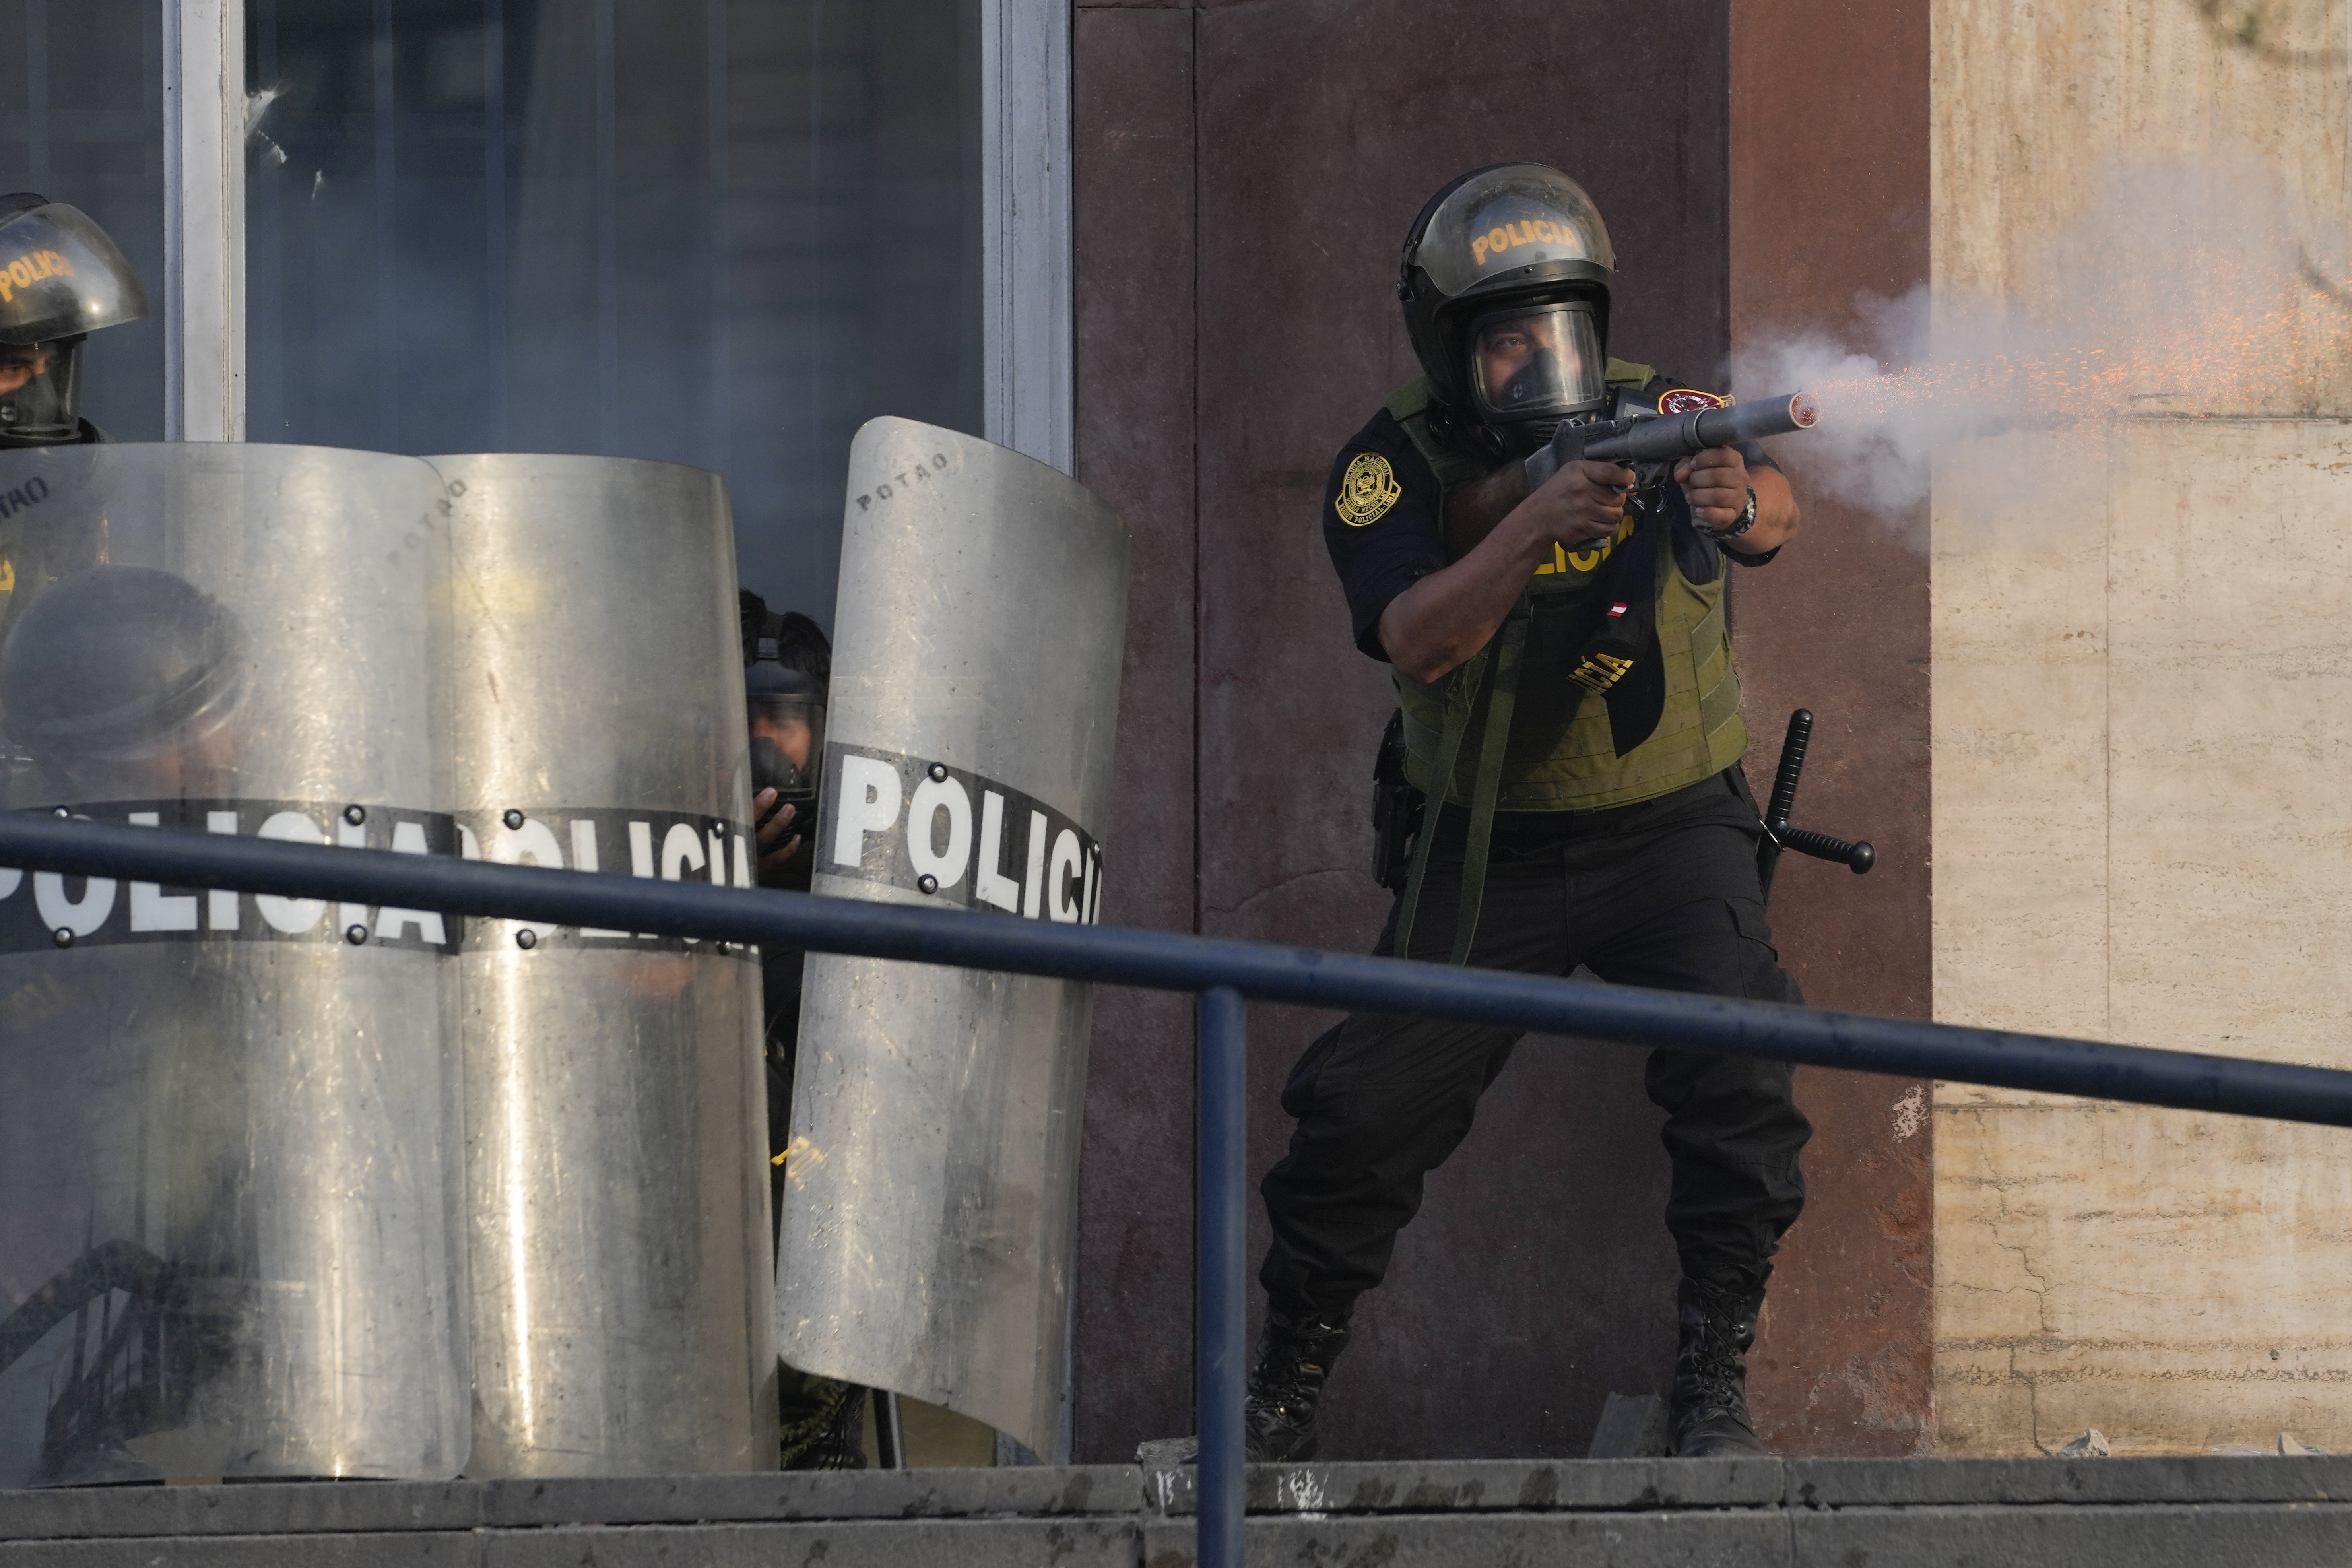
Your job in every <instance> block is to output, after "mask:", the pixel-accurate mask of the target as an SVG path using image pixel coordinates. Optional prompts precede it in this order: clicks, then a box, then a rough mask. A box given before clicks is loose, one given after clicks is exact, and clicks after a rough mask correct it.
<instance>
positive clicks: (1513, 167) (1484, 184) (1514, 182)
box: [1413, 163, 1617, 299]
mask: <svg viewBox="0 0 2352 1568" xmlns="http://www.w3.org/2000/svg"><path fill="white" fill-rule="evenodd" d="M1413 259H1414V261H1415V263H1416V264H1417V265H1418V266H1419V267H1420V268H1422V270H1423V271H1424V272H1426V273H1428V274H1429V280H1430V281H1431V282H1432V283H1433V284H1435V285H1436V286H1437V288H1438V290H1439V291H1440V292H1441V293H1443V294H1444V295H1446V296H1447V297H1448V298H1451V299H1459V298H1460V297H1461V296H1463V295H1465V294H1466V293H1468V292H1469V291H1470V290H1471V289H1475V288H1476V287H1477V286H1478V285H1479V284H1481V283H1486V282H1489V281H1491V280H1493V279H1496V278H1501V277H1506V276H1507V275H1509V274H1511V273H1514V272H1517V271H1518V270H1520V269H1521V268H1527V267H1532V266H1536V265H1538V264H1540V263H1546V262H1564V261H1582V262H1587V263H1590V264H1591V265H1592V266H1595V267H1599V268H1603V269H1605V270H1612V271H1613V270H1614V269H1615V268H1616V265H1617V257H1616V253H1615V252H1614V251H1612V249H1611V248H1610V246H1609V230H1608V228H1607V227H1606V226H1604V225H1603V224H1602V223H1601V209H1600V208H1598V207H1596V206H1594V205H1592V198H1591V196H1588V195H1585V194H1584V187H1583V186H1581V185H1580V184H1577V183H1576V182H1575V181H1574V180H1571V179H1570V178H1569V177H1568V176H1567V175H1566V174H1561V173H1560V172H1559V170H1557V169H1548V168H1545V167H1544V166H1543V165H1542V164H1540V163H1506V164H1504V165H1502V166H1501V167H1500V168H1496V169H1489V170H1487V171H1486V173H1485V174H1480V175H1478V176H1477V177H1476V178H1475V179H1472V180H1468V181H1465V182H1464V184H1463V185H1462V187H1461V188H1460V189H1459V190H1456V191H1455V192H1454V194H1453V195H1449V196H1447V197H1446V198H1445V200H1444V203H1442V204H1441V205H1439V207H1438V209H1437V210H1436V211H1435V212H1434V213H1433V214H1431V215H1430V218H1429V226H1428V227H1427V229H1426V230H1424V231H1423V235H1422V237H1421V243H1420V244H1419V245H1418V246H1417V247H1415V249H1414V255H1413Z"/></svg>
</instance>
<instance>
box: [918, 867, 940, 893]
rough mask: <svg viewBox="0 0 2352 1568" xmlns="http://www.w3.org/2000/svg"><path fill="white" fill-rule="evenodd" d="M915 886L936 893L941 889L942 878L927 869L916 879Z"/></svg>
mask: <svg viewBox="0 0 2352 1568" xmlns="http://www.w3.org/2000/svg"><path fill="white" fill-rule="evenodd" d="M915 886H917V887H918V888H920V889H923V891H925V892H927V893H936V892H938V891H939V890H940V879H938V878H937V877H934V876H932V875H931V874H930V873H929V871H926V872H924V873H923V874H922V875H921V876H919V877H918V878H916V879H915Z"/></svg>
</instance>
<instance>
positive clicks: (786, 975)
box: [740, 588, 866, 1470]
mask: <svg viewBox="0 0 2352 1568" xmlns="http://www.w3.org/2000/svg"><path fill="white" fill-rule="evenodd" d="M740 609H741V615H742V626H743V698H744V706H745V709H746V710H747V713H748V716H749V718H750V720H751V790H752V799H751V815H752V816H753V817H754V818H755V819H756V821H757V824H758V826H757V837H758V840H759V846H760V885H761V887H763V888H785V889H792V890H793V891H795V892H806V891H807V890H808V886H809V872H810V868H811V867H812V865H813V863H814V856H812V855H811V854H810V853H809V843H810V835H811V834H812V833H813V832H814V828H815V826H816V786H817V776H818V773H819V771H820V770H821V769H822V767H823V765H824V697H825V686H826V683H827V681H828V680H829V679H831V678H832V674H833V645H832V644H831V643H830V642H828V641H827V640H826V638H825V635H824V628H822V627H821V626H818V625H817V624H816V623H815V622H814V621H813V620H811V619H809V618H808V617H807V616H803V615H802V614H800V613H799V612H797V611H785V612H779V611H775V610H771V609H770V608H769V607H768V604H767V601H766V600H765V599H763V598H761V596H760V595H757V594H754V593H752V592H751V590H750V589H748V588H747V589H745V590H743V593H742V601H741V605H740ZM807 958H808V955H807V954H806V953H804V952H801V951H800V950H799V949H797V948H762V949H761V953H760V980H761V1016H762V1017H763V1018H764V1020H765V1023H766V1027H765V1029H764V1031H763V1041H764V1048H765V1053H766V1058H767V1068H768V1153H769V1168H768V1194H769V1200H770V1201H769V1212H770V1213H771V1214H772V1215H781V1214H782V1212H783V1204H784V1164H783V1162H784V1160H785V1158H786V1154H785V1151H786V1148H787V1146H788V1145H789V1144H790V1142H791V1139H792V1126H793V1067H794V1063H795V1058H797V1057H798V1055H799V1047H800V1033H801V976H802V973H803V969H804V967H805V966H806V963H807ZM778 1395H779V1398H778V1404H779V1407H780V1408H779V1417H780V1421H781V1424H782V1460H783V1467H784V1468H786V1469H788V1470H843V1469H850V1470H854V1469H863V1468H865V1465H866V1456H865V1453H864V1451H863V1449H862V1448H861V1447H860V1446H859V1443H860V1438H859V1429H860V1427H861V1426H863V1424H864V1419H865V1414H866V1390H864V1389H863V1388H860V1387H858V1386H857V1385H856V1384H848V1383H844V1382H842V1381H841V1380H840V1379H838V1378H832V1377H820V1376H818V1375H817V1374H816V1373H806V1372H802V1371H800V1370H799V1369H798V1368H796V1367H793V1366H790V1365H787V1366H785V1367H784V1369H783V1373H782V1379H781V1381H780V1384H779V1388H778Z"/></svg>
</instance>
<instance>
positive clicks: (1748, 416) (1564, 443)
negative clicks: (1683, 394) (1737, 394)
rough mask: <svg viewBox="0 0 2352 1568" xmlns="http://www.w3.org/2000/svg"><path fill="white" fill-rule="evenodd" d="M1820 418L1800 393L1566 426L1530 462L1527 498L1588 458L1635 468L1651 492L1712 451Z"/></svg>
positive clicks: (1805, 425)
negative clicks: (1690, 461)
mask: <svg viewBox="0 0 2352 1568" xmlns="http://www.w3.org/2000/svg"><path fill="white" fill-rule="evenodd" d="M1819 417H1820V411H1819V410H1818V409H1816V408H1815V407H1814V406H1813V400H1812V399H1811V398H1810V397H1808V396H1806V395H1804V394H1803V393H1801V392H1799V393H1792V394H1790V395H1787V396H1784V397H1768V398H1764V399H1762V400H1761V401H1759V402H1756V403H1735V404H1733V405H1731V406H1730V407H1728V408H1694V409H1691V410H1690V411H1689V412H1687V413H1683V414H1649V413H1643V412H1640V411H1636V412H1635V413H1633V415H1631V416H1628V417H1626V418H1623V419H1615V420H1610V421H1606V422H1601V421H1595V422H1592V423H1590V424H1585V425H1568V424H1563V425H1561V426H1560V427H1559V430H1558V431H1556V432H1555V433H1554V434H1553V436H1552V438H1551V440H1550V442H1549V444H1548V445H1546V446H1544V447H1539V448H1538V449H1537V451H1536V453H1535V455H1534V456H1532V457H1530V458H1528V460H1527V463H1526V465H1525V468H1526V472H1527V476H1528V494H1530V495H1532V494H1534V493H1535V489H1536V487H1537V486H1538V485H1540V484H1542V483H1543V482H1544V481H1545V480H1546V479H1549V478H1551V477H1552V475H1554V474H1556V473H1558V472H1559V470H1560V469H1561V468H1563V467H1565V466H1566V465H1568V464H1570V463H1573V462H1578V461H1580V460H1582V459H1585V458H1590V459H1591V460H1592V461H1594V462H1600V463H1615V464H1618V465H1619V466H1620V467H1622V468H1632V469H1633V470H1634V471H1635V473H1636V474H1637V475H1638V476H1639V477H1638V479H1637V481H1636V486H1635V488H1636V489H1649V488H1650V487H1651V486H1652V485H1654V484H1656V483H1658V482H1659V481H1660V480H1661V479H1664V478H1665V476H1666V473H1667V471H1668V470H1669V469H1671V468H1673V467H1674V465H1675V464H1676V463H1679V462H1681V461H1682V460H1683V459H1684V458H1695V457H1696V456H1698V454H1700V453H1701V452H1704V451H1706V450H1707V449H1708V448H1709V447H1732V446H1737V445H1738V444H1739V443H1740V442H1742V441H1760V440H1762V439H1763V438H1764V437H1767V436H1786V435H1788V434H1789V433H1790V432H1791V431H1795V430H1810V429H1811V428H1812V427H1813V421H1814V420H1815V419H1817V418H1819Z"/></svg>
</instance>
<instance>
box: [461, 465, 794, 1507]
mask: <svg viewBox="0 0 2352 1568" xmlns="http://www.w3.org/2000/svg"><path fill="white" fill-rule="evenodd" d="M426 460H427V461H428V462H430V463H432V464H433V465H434V466H435V467H436V468H438V469H439V470H440V472H441V474H442V475H443V477H444V478H445V479H446V480H447V481H448V489H449V500H450V504H451V508H452V511H451V517H452V521H453V529H452V533H453V541H452V573H451V580H452V602H453V605H454V614H453V617H452V618H453V621H454V623H455V644H454V647H455V658H454V660H453V663H452V669H453V679H454V683H455V687H454V697H453V703H452V714H453V719H452V730H453V750H452V756H453V759H454V762H453V766H454V769H455V772H456V775H457V777H456V787H457V814H458V822H459V826H460V829H461V832H462V833H463V835H464V838H465V843H466V852H467V854H478V855H480V856H483V857H485V858H489V859H492V860H502V861H512V862H518V863H522V864H535V865H541V866H555V867H569V868H573V869H577V870H583V871H599V870H601V871H605V872H621V873H626V874H630V875H635V876H639V877H656V876H658V877H667V878H671V879H677V878H681V877H691V878H705V877H707V878H709V879H710V880H711V881H713V882H732V883H733V884H735V885H739V886H748V885H749V884H750V882H751V879H752V866H751V862H752V859H753V857H752V855H751V844H750V842H749V840H748V836H747V832H746V826H745V825H746V823H747V820H748V818H749V816H750V806H751V802H750V795H749V787H748V780H749V776H750V774H749V768H750V763H749V749H750V737H749V732H748V731H747V729H746V725H745V719H744V708H743V659H742V653H741V644H740V637H739V633H738V631H737V618H736V616H737V612H736V604H735V546H734V534H733V530H732V525H731V523H730V520H729V515H728V509H727V496H726V489H725V487H724V486H723V485H722V484H721V483H720V482H719V479H718V478H717V476H715V475H712V474H708V473H704V472H702V471H700V470H699V469H695V468H679V467H677V466H676V465H673V464H668V463H651V462H635V461H628V460H624V459H617V458H572V457H510V456H509V457H454V458H428V459H426ZM458 967H459V969H460V970H461V971H462V972H463V974H464V979H465V998H466V1002H465V1021H464V1028H463V1034H464V1041H465V1053H466V1061H467V1173H468V1179H469V1184H470V1192H471V1199H470V1202H471V1213H472V1257H473V1280H474V1375H475V1386H476V1391H477V1405H476V1413H475V1425H474V1459H473V1463H472V1465H471V1466H470V1467H469V1469H468V1473H469V1474H472V1475H478V1476H563V1475H569V1476H579V1475H655V1474H664V1473H674V1472H690V1471H712V1470H749V1469H772V1468H775V1463H776V1452H777V1447H776V1414H775V1411H776V1405H775V1399H776V1395H775V1380H776V1362H775V1351H774V1339H773V1334H772V1327H771V1323H772V1318H771V1313H772V1287H771V1283H770V1280H771V1275H770V1268H771V1257H772V1247H771V1240H770V1238H771V1237H772V1234H773V1232H772V1229H771V1227H770V1224H769V1220H768V1195H767V1182H766V1178H765V1175H764V1172H765V1169H766V1163H767V1161H766V1156H767V1142H766V1141H767V1120H766V1099H765V1091H764V1077H763V1071H764V1069H763V1068H762V1067H761V1061H760V1052H759V994H760V991H759V971H758V963H757V958H756V954H754V953H753V952H751V951H749V950H747V949H744V948H741V947H732V948H729V947H721V946H718V945H714V944H712V943H709V942H700V943H697V942H682V941H677V940H673V939H667V938H663V939H656V938H652V937H643V936H637V935H634V934H632V933H630V932H628V931H598V930H581V929H576V928H572V927H561V928H559V927H554V926H547V925H530V924H525V923H521V922H518V921H478V922H475V923H474V927H473V929H472V930H471V931H469V934H468V936H467V942H466V947H465V952H464V953H463V954H462V956H461V958H460V960H459V963H458Z"/></svg>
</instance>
